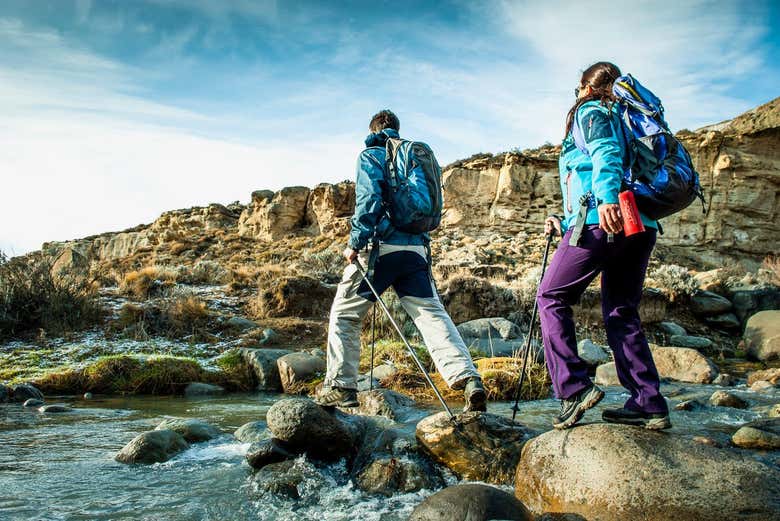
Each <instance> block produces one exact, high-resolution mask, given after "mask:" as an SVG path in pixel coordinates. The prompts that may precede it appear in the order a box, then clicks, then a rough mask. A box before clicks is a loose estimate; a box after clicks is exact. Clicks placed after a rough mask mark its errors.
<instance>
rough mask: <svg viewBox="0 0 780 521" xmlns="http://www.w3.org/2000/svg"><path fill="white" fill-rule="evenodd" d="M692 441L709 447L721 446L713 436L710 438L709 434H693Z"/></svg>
mask: <svg viewBox="0 0 780 521" xmlns="http://www.w3.org/2000/svg"><path fill="white" fill-rule="evenodd" d="M692 439H693V441H695V442H696V443H701V444H702V445H709V446H710V447H718V448H722V447H723V444H722V443H720V442H718V440H716V439H714V438H710V437H709V436H694V437H693V438H692Z"/></svg>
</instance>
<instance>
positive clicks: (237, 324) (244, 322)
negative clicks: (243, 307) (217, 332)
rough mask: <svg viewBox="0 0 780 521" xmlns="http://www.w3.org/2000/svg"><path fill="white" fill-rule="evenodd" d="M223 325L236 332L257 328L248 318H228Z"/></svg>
mask: <svg viewBox="0 0 780 521" xmlns="http://www.w3.org/2000/svg"><path fill="white" fill-rule="evenodd" d="M225 325H226V326H227V327H229V328H231V329H235V330H238V331H246V330H248V329H254V328H256V327H257V323H256V322H252V321H251V320H249V319H248V318H244V317H235V316H234V317H230V318H229V319H228V321H227V322H226V323H225Z"/></svg>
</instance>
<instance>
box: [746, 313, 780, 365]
mask: <svg viewBox="0 0 780 521" xmlns="http://www.w3.org/2000/svg"><path fill="white" fill-rule="evenodd" d="M744 340H745V348H746V350H747V354H748V355H749V356H750V357H751V358H755V359H756V360H761V361H767V360H774V359H777V358H780V310H767V311H759V312H758V313H756V314H755V315H753V316H752V317H750V318H749V319H748V321H747V324H746V325H745V335H744Z"/></svg>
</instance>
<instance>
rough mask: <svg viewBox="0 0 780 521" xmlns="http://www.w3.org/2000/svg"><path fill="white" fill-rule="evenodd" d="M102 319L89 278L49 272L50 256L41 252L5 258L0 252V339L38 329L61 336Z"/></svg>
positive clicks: (98, 302) (93, 286) (101, 311)
mask: <svg viewBox="0 0 780 521" xmlns="http://www.w3.org/2000/svg"><path fill="white" fill-rule="evenodd" d="M102 318H103V309H102V308H101V306H100V301H99V299H98V295H97V292H96V290H95V285H94V284H92V281H90V280H87V279H86V278H84V277H71V276H55V275H53V274H52V264H51V261H50V259H49V258H47V257H45V256H44V255H43V254H41V253H34V254H31V255H27V256H24V257H16V258H13V259H10V260H9V259H7V257H6V256H5V255H4V254H3V253H2V252H0V338H10V337H13V336H16V335H20V334H29V333H31V332H34V331H35V332H39V331H40V330H43V331H44V332H45V333H46V334H49V335H62V334H64V333H66V332H68V331H73V330H80V329H85V328H88V327H90V326H93V325H95V324H97V323H99V322H100V321H101V320H102Z"/></svg>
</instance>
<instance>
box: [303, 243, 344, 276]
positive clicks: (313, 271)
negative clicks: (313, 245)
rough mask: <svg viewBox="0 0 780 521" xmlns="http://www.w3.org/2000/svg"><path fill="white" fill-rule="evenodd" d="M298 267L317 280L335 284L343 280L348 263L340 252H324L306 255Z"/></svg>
mask: <svg viewBox="0 0 780 521" xmlns="http://www.w3.org/2000/svg"><path fill="white" fill-rule="evenodd" d="M298 266H299V270H300V271H301V272H303V273H306V274H307V275H311V276H312V277H314V278H315V279H317V280H320V281H322V282H327V283H329V284H335V283H337V282H338V281H340V280H341V275H342V273H343V272H344V267H345V266H346V261H345V260H344V257H342V256H341V253H340V252H338V251H334V250H323V251H320V252H317V253H305V254H304V255H303V257H302V258H301V260H300V261H299V262H298Z"/></svg>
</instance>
